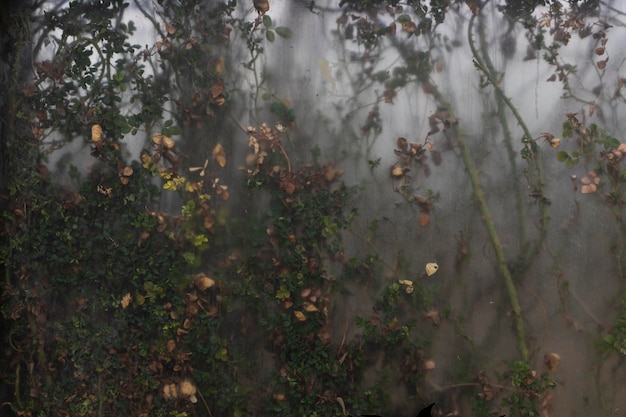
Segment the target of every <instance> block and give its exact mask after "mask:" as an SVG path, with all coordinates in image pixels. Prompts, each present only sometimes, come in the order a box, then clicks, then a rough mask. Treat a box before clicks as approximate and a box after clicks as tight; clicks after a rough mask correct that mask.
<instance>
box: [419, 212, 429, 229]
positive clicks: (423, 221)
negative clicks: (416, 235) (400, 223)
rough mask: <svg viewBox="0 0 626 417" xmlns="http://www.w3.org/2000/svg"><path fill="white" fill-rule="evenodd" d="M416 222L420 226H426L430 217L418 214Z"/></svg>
mask: <svg viewBox="0 0 626 417" xmlns="http://www.w3.org/2000/svg"><path fill="white" fill-rule="evenodd" d="M418 222H419V224H420V226H427V225H428V223H430V216H429V215H428V213H422V214H420V217H419V220H418Z"/></svg>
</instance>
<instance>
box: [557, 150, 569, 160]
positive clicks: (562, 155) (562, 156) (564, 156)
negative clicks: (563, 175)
mask: <svg viewBox="0 0 626 417" xmlns="http://www.w3.org/2000/svg"><path fill="white" fill-rule="evenodd" d="M556 159H557V160H558V161H559V162H565V161H567V160H568V159H571V158H570V156H569V154H568V153H567V152H565V151H560V152H558V153H557V154H556Z"/></svg>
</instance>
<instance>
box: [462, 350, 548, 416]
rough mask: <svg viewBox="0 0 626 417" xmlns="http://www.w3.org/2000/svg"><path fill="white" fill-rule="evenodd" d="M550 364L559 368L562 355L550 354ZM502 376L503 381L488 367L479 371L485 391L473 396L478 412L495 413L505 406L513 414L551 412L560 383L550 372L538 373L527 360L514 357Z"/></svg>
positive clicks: (491, 414)
mask: <svg viewBox="0 0 626 417" xmlns="http://www.w3.org/2000/svg"><path fill="white" fill-rule="evenodd" d="M546 365H547V367H548V369H549V370H551V371H553V370H555V369H556V366H557V365H558V355H556V354H551V355H546ZM501 379H502V380H503V382H498V383H496V382H493V381H492V380H491V379H490V378H489V377H488V376H487V374H486V373H485V372H484V371H480V372H479V374H478V382H479V385H480V387H481V392H479V393H478V395H477V396H475V397H474V398H473V399H472V410H473V412H474V415H476V416H484V417H488V416H493V415H494V412H495V411H494V410H502V411H504V412H506V413H507V414H506V415H507V416H512V417H532V416H536V415H538V414H537V413H541V414H545V415H550V400H551V399H552V396H553V389H554V388H555V387H556V383H555V382H554V381H553V380H552V379H551V378H550V375H549V374H548V373H547V372H543V373H541V375H538V374H537V371H535V370H534V369H532V368H531V367H530V365H528V364H527V363H526V362H523V361H512V362H511V363H510V366H509V369H508V370H507V372H506V373H505V374H504V375H502V377H501ZM498 402H499V403H500V405H501V406H500V407H501V408H500V407H498V406H497V403H498ZM494 406H495V407H494ZM499 412H501V411H499Z"/></svg>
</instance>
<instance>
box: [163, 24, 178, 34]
mask: <svg viewBox="0 0 626 417" xmlns="http://www.w3.org/2000/svg"><path fill="white" fill-rule="evenodd" d="M165 31H166V32H167V33H168V35H173V34H175V33H176V26H174V25H173V24H171V23H166V24H165Z"/></svg>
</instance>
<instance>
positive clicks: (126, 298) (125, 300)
mask: <svg viewBox="0 0 626 417" xmlns="http://www.w3.org/2000/svg"><path fill="white" fill-rule="evenodd" d="M132 300H133V297H132V296H131V295H130V293H126V294H125V295H124V297H122V301H121V302H120V304H121V305H122V309H124V310H125V309H126V307H128V305H129V304H130V302H131V301H132Z"/></svg>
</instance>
